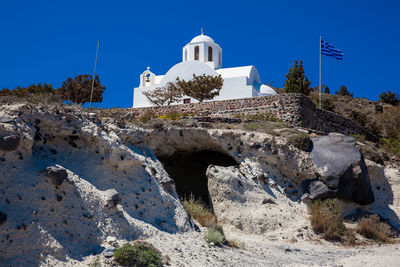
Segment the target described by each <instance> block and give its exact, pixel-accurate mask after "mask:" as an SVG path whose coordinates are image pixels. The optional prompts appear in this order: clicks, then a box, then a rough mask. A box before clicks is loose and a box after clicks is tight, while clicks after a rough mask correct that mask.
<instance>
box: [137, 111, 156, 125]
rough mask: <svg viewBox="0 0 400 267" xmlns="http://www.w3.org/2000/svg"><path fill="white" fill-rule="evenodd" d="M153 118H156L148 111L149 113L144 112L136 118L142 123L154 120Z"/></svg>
mask: <svg viewBox="0 0 400 267" xmlns="http://www.w3.org/2000/svg"><path fill="white" fill-rule="evenodd" d="M155 117H156V116H155V114H154V113H153V112H152V111H150V110H149V111H146V112H145V113H144V114H142V115H140V116H139V117H138V120H139V121H141V122H143V123H146V122H148V121H150V120H152V119H154V118H155Z"/></svg>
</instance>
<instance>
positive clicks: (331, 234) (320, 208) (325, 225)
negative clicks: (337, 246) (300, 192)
mask: <svg viewBox="0 0 400 267" xmlns="http://www.w3.org/2000/svg"><path fill="white" fill-rule="evenodd" d="M309 211H310V215H311V218H310V219H311V226H312V229H313V231H314V232H315V233H317V234H321V235H322V238H324V239H326V240H331V241H341V240H342V236H343V234H344V233H345V232H346V227H345V226H344V224H343V219H342V209H341V208H340V206H339V205H338V203H337V200H336V199H327V200H316V201H314V202H313V203H312V204H311V205H310V207H309Z"/></svg>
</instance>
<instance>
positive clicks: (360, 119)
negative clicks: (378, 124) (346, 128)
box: [349, 110, 367, 127]
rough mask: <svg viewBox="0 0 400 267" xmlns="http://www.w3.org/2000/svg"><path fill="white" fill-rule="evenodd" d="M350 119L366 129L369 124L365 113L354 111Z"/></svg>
mask: <svg viewBox="0 0 400 267" xmlns="http://www.w3.org/2000/svg"><path fill="white" fill-rule="evenodd" d="M349 118H350V119H351V120H353V121H355V122H357V123H359V124H360V125H361V126H362V127H365V125H366V124H367V116H366V115H365V114H364V113H361V112H358V111H355V110H352V111H351V112H350V114H349Z"/></svg>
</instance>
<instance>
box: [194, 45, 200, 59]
mask: <svg viewBox="0 0 400 267" xmlns="http://www.w3.org/2000/svg"><path fill="white" fill-rule="evenodd" d="M199 56H200V47H199V46H198V45H196V46H195V47H194V60H199Z"/></svg>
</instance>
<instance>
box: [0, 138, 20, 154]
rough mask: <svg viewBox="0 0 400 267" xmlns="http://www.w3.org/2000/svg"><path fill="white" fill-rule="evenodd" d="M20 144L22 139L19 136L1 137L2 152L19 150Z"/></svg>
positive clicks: (0, 147) (0, 148)
mask: <svg viewBox="0 0 400 267" xmlns="http://www.w3.org/2000/svg"><path fill="white" fill-rule="evenodd" d="M19 142H20V138H19V135H17V134H13V135H8V136H3V137H0V150H4V151H12V150H15V149H17V148H18V145H19Z"/></svg>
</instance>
